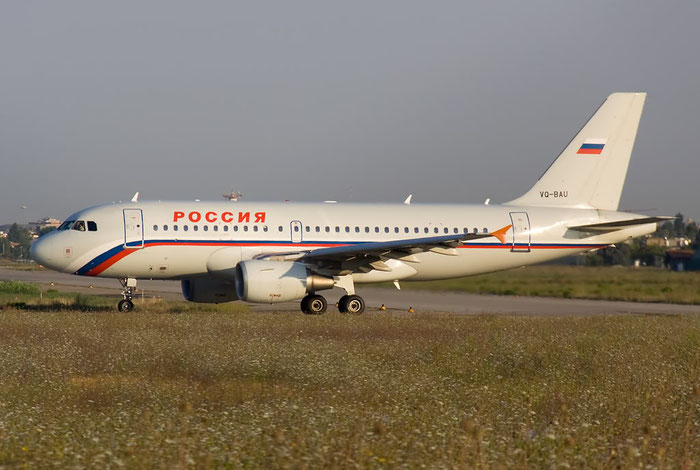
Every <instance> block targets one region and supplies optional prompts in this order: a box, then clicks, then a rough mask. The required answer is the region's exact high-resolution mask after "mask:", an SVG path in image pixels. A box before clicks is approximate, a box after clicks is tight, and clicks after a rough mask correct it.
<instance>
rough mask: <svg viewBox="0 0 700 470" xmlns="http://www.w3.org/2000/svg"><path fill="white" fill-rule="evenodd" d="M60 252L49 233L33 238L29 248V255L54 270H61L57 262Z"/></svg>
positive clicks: (59, 259)
mask: <svg viewBox="0 0 700 470" xmlns="http://www.w3.org/2000/svg"><path fill="white" fill-rule="evenodd" d="M60 254H61V253H60V252H59V251H58V247H57V245H56V243H55V240H53V237H52V236H50V234H49V235H44V236H43V237H41V238H38V239H36V240H34V243H32V246H31V247H30V248H29V256H30V257H31V258H32V259H33V260H34V261H35V262H37V263H39V264H40V265H42V266H46V267H47V268H50V269H55V270H56V271H60V270H61V266H60V265H59V264H58V262H59V261H61V258H60Z"/></svg>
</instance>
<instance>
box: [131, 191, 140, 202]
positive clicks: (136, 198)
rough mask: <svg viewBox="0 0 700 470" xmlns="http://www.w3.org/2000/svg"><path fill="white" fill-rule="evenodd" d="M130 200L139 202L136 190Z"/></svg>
mask: <svg viewBox="0 0 700 470" xmlns="http://www.w3.org/2000/svg"><path fill="white" fill-rule="evenodd" d="M131 202H139V192H138V191H136V194H134V197H132V198H131Z"/></svg>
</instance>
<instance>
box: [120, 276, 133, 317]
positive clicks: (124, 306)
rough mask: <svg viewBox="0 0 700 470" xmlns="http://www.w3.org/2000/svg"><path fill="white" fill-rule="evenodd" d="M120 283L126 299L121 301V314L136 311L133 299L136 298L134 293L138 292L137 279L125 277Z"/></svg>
mask: <svg viewBox="0 0 700 470" xmlns="http://www.w3.org/2000/svg"><path fill="white" fill-rule="evenodd" d="M119 283H120V284H121V285H122V296H124V299H122V300H120V301H119V303H118V304H117V309H118V310H119V311H120V312H131V311H132V310H133V309H134V303H133V302H132V301H131V299H132V298H133V297H134V292H135V291H136V279H134V278H133V277H125V278H122V279H119Z"/></svg>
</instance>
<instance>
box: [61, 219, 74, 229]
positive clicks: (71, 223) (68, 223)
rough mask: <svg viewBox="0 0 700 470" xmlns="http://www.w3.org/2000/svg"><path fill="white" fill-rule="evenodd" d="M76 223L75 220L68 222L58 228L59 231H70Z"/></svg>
mask: <svg viewBox="0 0 700 470" xmlns="http://www.w3.org/2000/svg"><path fill="white" fill-rule="evenodd" d="M74 223H75V220H66V221H65V222H63V223H62V224H61V225H59V226H58V230H68V229H69V228H71V226H72V225H73V224H74Z"/></svg>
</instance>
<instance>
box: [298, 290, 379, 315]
mask: <svg viewBox="0 0 700 470" xmlns="http://www.w3.org/2000/svg"><path fill="white" fill-rule="evenodd" d="M327 308H328V302H327V301H326V299H325V298H324V297H323V296H322V295H318V294H309V295H307V296H306V297H304V298H303V299H301V311H302V312H304V313H305V314H307V315H322V314H323V313H325V311H326V309H327ZM338 311H339V312H340V313H351V314H354V315H359V314H360V313H362V312H364V311H365V301H364V300H362V297H360V296H359V295H354V294H353V295H344V296H342V297H341V298H340V300H339V301H338Z"/></svg>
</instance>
